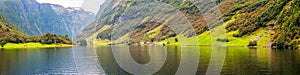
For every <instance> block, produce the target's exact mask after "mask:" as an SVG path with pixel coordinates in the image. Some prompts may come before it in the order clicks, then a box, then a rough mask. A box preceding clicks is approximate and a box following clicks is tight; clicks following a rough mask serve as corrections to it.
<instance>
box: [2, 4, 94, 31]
mask: <svg viewBox="0 0 300 75" xmlns="http://www.w3.org/2000/svg"><path fill="white" fill-rule="evenodd" d="M52 6H57V7H61V6H59V5H51V4H39V3H38V2H37V1H35V0H1V1H0V12H2V13H3V15H4V17H5V19H7V20H8V21H9V22H11V23H12V24H14V25H16V26H17V27H18V28H20V29H22V30H23V31H24V32H25V33H27V34H29V35H34V36H40V35H42V34H45V33H48V32H49V33H54V34H60V35H69V36H71V35H72V33H71V32H76V34H79V32H80V31H77V30H75V29H73V27H82V26H84V25H86V24H89V23H90V22H91V21H93V20H94V14H91V13H90V12H86V11H84V10H75V8H74V9H73V8H65V9H63V10H70V11H63V12H57V11H58V10H55V9H53V8H52ZM75 17H77V18H75ZM72 30H75V31H72ZM73 34H75V33H73Z"/></svg>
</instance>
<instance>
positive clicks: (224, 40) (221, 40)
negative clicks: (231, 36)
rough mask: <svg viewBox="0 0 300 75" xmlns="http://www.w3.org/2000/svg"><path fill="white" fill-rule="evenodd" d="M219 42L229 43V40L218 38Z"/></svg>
mask: <svg viewBox="0 0 300 75" xmlns="http://www.w3.org/2000/svg"><path fill="white" fill-rule="evenodd" d="M217 41H220V42H229V40H228V38H218V39H217Z"/></svg>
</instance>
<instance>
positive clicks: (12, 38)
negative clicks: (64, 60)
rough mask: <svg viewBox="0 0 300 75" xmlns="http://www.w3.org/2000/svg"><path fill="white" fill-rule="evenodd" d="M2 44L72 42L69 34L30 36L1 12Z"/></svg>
mask: <svg viewBox="0 0 300 75" xmlns="http://www.w3.org/2000/svg"><path fill="white" fill-rule="evenodd" d="M0 33H1V34H0V45H1V47H3V46H4V45H5V44H6V43H29V42H33V43H42V44H71V43H72V41H71V40H70V39H69V37H68V36H61V35H55V34H50V33H47V34H44V35H42V36H30V35H28V34H26V33H24V32H22V31H21V30H20V29H19V28H17V27H15V25H13V24H11V23H10V22H8V21H7V20H6V19H5V18H4V17H3V15H2V13H0Z"/></svg>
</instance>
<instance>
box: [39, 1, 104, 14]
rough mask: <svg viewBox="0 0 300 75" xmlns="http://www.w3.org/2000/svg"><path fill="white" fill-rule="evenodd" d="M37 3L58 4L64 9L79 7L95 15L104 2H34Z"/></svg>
mask: <svg viewBox="0 0 300 75" xmlns="http://www.w3.org/2000/svg"><path fill="white" fill-rule="evenodd" d="M36 1H37V2H39V3H51V4H59V5H62V6H64V7H81V8H82V9H84V10H86V11H90V12H93V13H97V12H98V10H99V8H100V5H101V4H102V3H104V1H105V0H36Z"/></svg>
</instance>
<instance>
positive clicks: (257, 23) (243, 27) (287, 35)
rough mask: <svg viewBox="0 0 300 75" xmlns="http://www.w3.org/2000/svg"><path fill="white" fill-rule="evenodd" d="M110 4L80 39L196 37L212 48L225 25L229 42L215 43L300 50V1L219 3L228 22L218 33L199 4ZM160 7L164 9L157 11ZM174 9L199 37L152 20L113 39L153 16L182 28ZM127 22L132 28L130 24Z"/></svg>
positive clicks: (114, 1) (116, 0) (226, 0)
mask: <svg viewBox="0 0 300 75" xmlns="http://www.w3.org/2000/svg"><path fill="white" fill-rule="evenodd" d="M151 2H152V3H155V2H156V3H165V4H167V5H171V6H173V7H175V8H176V9H175V10H173V9H167V8H166V9H164V8H162V7H155V6H153V5H155V4H151ZM107 3H109V4H106V5H105V6H104V5H103V6H102V7H107V8H102V11H100V12H101V13H98V14H97V15H98V16H99V19H98V20H97V21H95V22H93V23H92V24H90V25H89V26H87V27H86V28H85V29H84V32H83V34H81V35H80V36H79V37H78V40H86V41H91V42H93V41H98V42H99V41H100V42H108V41H110V40H114V41H117V40H123V41H125V39H122V38H124V37H131V38H130V42H141V41H150V40H152V41H153V40H154V41H164V40H168V39H170V38H174V37H176V36H178V35H184V36H186V37H190V38H192V37H194V36H196V37H197V38H199V42H200V44H211V43H210V42H207V41H204V40H209V39H210V38H211V36H210V34H209V33H210V32H211V31H213V30H214V29H217V28H220V27H224V28H226V30H227V34H226V38H220V39H213V40H215V41H218V42H220V43H226V44H227V45H229V46H248V45H249V46H252V45H253V46H256V45H259V46H277V47H278V48H296V47H297V46H298V45H299V44H300V42H299V38H300V37H299V35H300V32H299V22H300V21H299V20H300V19H299V14H300V8H299V3H300V1H299V0H218V1H216V2H215V3H216V4H217V5H218V8H219V10H220V11H221V14H222V17H223V21H224V24H222V25H220V24H218V22H216V25H214V26H212V27H214V28H213V29H212V30H210V28H209V26H208V25H207V23H206V21H205V19H204V18H203V17H202V16H201V15H202V14H201V13H200V12H201V11H200V10H198V9H201V8H204V9H205V8H206V7H205V6H200V7H199V6H198V7H197V6H196V4H198V3H194V2H193V1H171V0H151V1H140V0H132V1H121V0H111V1H107ZM208 4H211V3H208ZM206 6H209V5H206ZM148 9H149V10H148ZM157 9H161V10H163V11H157ZM174 11H179V12H181V13H183V15H184V16H185V17H186V18H187V19H188V20H189V22H190V23H191V24H192V26H193V27H194V29H195V33H196V34H197V35H189V34H175V32H174V30H172V29H171V28H169V27H168V26H165V25H166V24H165V23H166V22H158V21H156V22H151V20H150V21H148V22H141V23H140V25H139V26H137V27H135V29H133V30H125V31H120V32H124V33H121V34H118V36H113V37H117V38H111V37H112V35H111V34H114V33H115V32H119V31H114V30H113V28H114V27H122V28H126V27H130V24H135V22H136V20H134V19H132V18H141V19H143V20H148V19H149V18H150V19H158V20H163V19H167V20H168V21H169V22H175V23H174V24H178V25H180V23H181V22H180V20H179V21H176V18H178V16H180V15H178V14H172V12H174ZM128 12H129V13H128ZM149 12H151V13H153V14H155V15H156V16H154V17H151V16H150V17H149V16H148V15H149V14H145V13H149ZM160 12H163V13H160ZM211 14H215V13H211ZM145 15H147V16H145ZM157 16H159V18H157ZM169 16H172V17H169ZM164 17H166V18H164ZM174 20H175V21H174ZM124 23H125V24H127V25H124ZM182 25H184V24H182ZM185 32H188V30H186V31H184V32H183V33H185ZM129 34H130V35H129ZM222 40H223V41H222ZM224 40H225V41H224Z"/></svg>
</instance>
